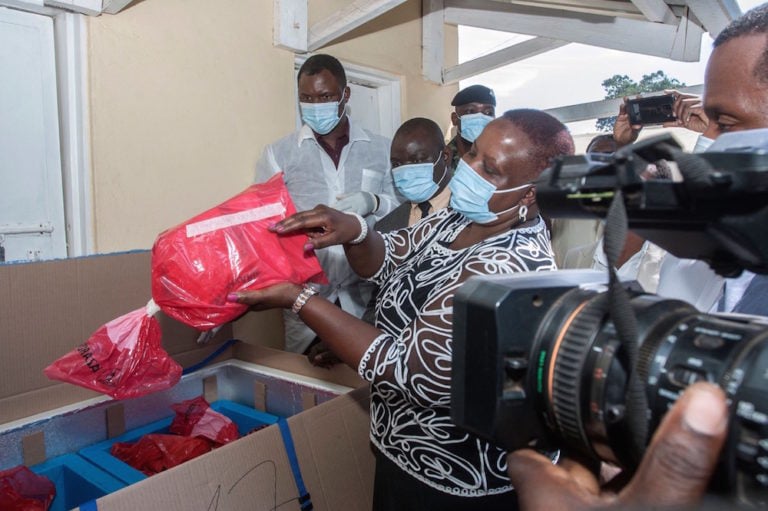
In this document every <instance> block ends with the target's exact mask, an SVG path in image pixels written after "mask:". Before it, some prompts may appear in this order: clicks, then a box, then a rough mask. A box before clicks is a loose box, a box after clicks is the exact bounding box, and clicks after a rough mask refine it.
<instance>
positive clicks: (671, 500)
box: [507, 4, 768, 510]
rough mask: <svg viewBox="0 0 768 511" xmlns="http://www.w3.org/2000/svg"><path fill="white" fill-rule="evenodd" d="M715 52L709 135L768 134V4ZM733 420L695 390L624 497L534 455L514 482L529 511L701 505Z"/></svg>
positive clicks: (517, 461) (526, 455)
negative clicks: (761, 130)
mask: <svg viewBox="0 0 768 511" xmlns="http://www.w3.org/2000/svg"><path fill="white" fill-rule="evenodd" d="M714 46H715V49H714V51H713V52H712V55H711V56H710V59H709V62H708V64H707V71H706V75H705V84H704V111H705V113H706V115H707V117H708V118H709V127H708V129H707V131H706V132H705V135H706V136H708V137H710V138H716V137H717V136H719V135H720V134H722V133H725V132H732V131H739V130H748V129H757V128H768V4H763V5H762V6H760V7H757V8H755V9H753V10H751V11H749V12H748V13H746V14H745V15H744V16H743V17H741V18H739V19H737V20H735V21H734V22H733V23H731V24H730V25H729V26H728V27H727V28H726V29H725V30H723V32H722V33H721V34H720V35H719V36H718V37H717V39H716V40H715V43H714ZM755 278H756V279H758V278H759V279H761V280H763V279H764V276H760V275H758V276H757V277H755ZM755 292H756V293H760V291H759V290H756V291H755ZM748 293H749V290H748V291H747V292H745V297H747V294H748ZM763 299H768V297H767V296H765V295H763ZM727 420H728V410H727V407H726V402H725V396H724V394H723V393H722V391H721V390H720V389H719V388H717V387H715V386H713V385H710V384H705V383H699V384H696V385H693V386H691V387H689V388H688V389H687V390H686V392H685V393H684V394H683V395H682V397H681V398H680V399H679V400H678V401H677V403H676V404H675V406H674V407H673V408H672V409H671V410H670V412H668V413H667V415H666V416H665V418H664V421H663V423H662V425H661V426H660V427H659V428H658V429H657V431H656V434H655V435H654V438H653V440H652V442H651V445H650V447H649V448H648V451H647V452H646V455H645V457H644V459H643V462H642V464H641V466H640V468H639V469H638V471H637V473H636V474H635V475H634V477H633V478H632V480H631V481H630V482H629V483H628V484H627V485H626V486H625V487H624V488H623V490H621V491H620V492H618V493H614V492H612V491H609V490H606V489H601V487H600V484H599V482H598V479H597V478H596V476H595V475H594V474H592V473H591V472H590V471H589V469H588V468H587V467H586V466H585V465H582V464H579V463H578V462H577V461H575V460H563V461H561V462H560V463H559V464H558V465H552V464H551V462H550V461H549V459H548V458H546V457H544V456H541V455H539V454H537V453H535V452H533V451H530V450H520V451H516V452H513V453H511V454H509V456H508V458H507V463H508V467H509V476H510V479H511V480H512V483H513V485H514V486H515V487H516V488H517V490H518V494H519V496H520V504H521V508H522V509H528V510H534V509H594V508H610V507H616V508H621V509H626V508H631V509H648V508H651V507H653V508H659V507H671V508H679V507H691V506H697V505H698V504H699V503H700V501H701V499H702V497H703V495H704V493H705V491H706V487H707V483H708V481H709V478H710V476H711V474H712V472H713V470H714V467H715V465H716V463H717V460H718V456H719V452H720V449H721V448H722V445H723V441H724V438H725V435H726V429H727V428H726V425H727ZM766 491H768V490H766Z"/></svg>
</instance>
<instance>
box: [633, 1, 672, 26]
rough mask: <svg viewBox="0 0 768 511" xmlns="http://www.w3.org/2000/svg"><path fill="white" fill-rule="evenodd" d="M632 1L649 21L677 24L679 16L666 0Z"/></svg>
mask: <svg viewBox="0 0 768 511" xmlns="http://www.w3.org/2000/svg"><path fill="white" fill-rule="evenodd" d="M632 3H633V4H635V7H637V9H638V10H639V11H640V12H642V13H643V16H645V17H646V19H648V21H655V22H657V23H666V24H667V25H677V16H675V14H674V13H673V12H672V10H671V9H670V8H669V6H668V5H667V3H666V2H665V1H664V0H632Z"/></svg>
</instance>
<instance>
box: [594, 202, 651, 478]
mask: <svg viewBox="0 0 768 511" xmlns="http://www.w3.org/2000/svg"><path fill="white" fill-rule="evenodd" d="M627 230H628V222H627V210H626V208H625V206H624V196H623V195H622V193H621V190H620V189H617V190H616V192H615V194H614V196H613V200H612V202H611V207H610V208H609V209H608V215H607V216H606V218H605V231H604V235H603V236H604V239H603V248H604V250H605V256H606V259H607V261H608V274H609V281H608V293H607V294H608V311H607V312H608V314H609V315H610V317H611V320H612V321H613V324H614V327H615V328H616V336H617V337H618V339H619V342H620V343H621V346H622V348H623V349H622V350H621V352H620V356H621V354H623V355H624V357H625V358H626V360H624V362H625V364H626V367H628V368H629V380H628V382H627V391H626V401H625V402H626V410H625V414H626V419H627V425H628V427H629V432H630V436H631V440H632V444H633V445H631V446H630V447H631V452H632V453H633V455H634V456H636V461H637V462H638V463H639V461H640V459H641V458H642V455H643V453H644V451H645V445H646V441H647V440H648V419H647V410H648V399H647V397H646V395H645V387H644V385H643V384H642V382H641V381H640V378H639V376H638V374H637V358H638V349H639V348H638V343H637V336H638V328H637V318H635V314H634V312H633V311H632V306H631V305H630V302H629V295H628V294H627V291H626V289H624V287H623V286H622V285H621V282H620V281H619V277H618V275H617V274H616V261H617V260H618V258H619V255H620V254H621V252H622V250H623V248H624V243H625V240H626V237H627Z"/></svg>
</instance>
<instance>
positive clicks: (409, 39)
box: [89, 0, 457, 252]
mask: <svg viewBox="0 0 768 511" xmlns="http://www.w3.org/2000/svg"><path fill="white" fill-rule="evenodd" d="M347 3H349V2H348V0H343V1H342V0H333V1H330V0H313V1H312V2H310V13H311V19H313V20H314V19H319V18H321V17H324V16H325V15H327V14H328V11H326V10H327V9H331V8H333V7H334V6H343V5H346V4H347ZM272 4H273V1H272V0H216V2H211V1H210V0H142V1H139V2H136V3H134V4H133V5H132V6H131V7H129V8H128V9H126V10H124V11H123V12H121V13H119V14H118V15H116V16H109V15H103V16H99V17H96V18H89V44H90V48H89V57H90V58H89V66H90V97H91V104H90V109H91V122H92V124H91V130H92V131H91V137H92V139H91V140H92V165H93V189H94V218H95V230H96V232H95V247H96V251H97V252H111V251H118V250H130V249H141V248H149V247H150V246H151V245H152V243H153V241H154V239H155V237H156V235H157V234H158V233H159V232H161V231H162V230H163V229H165V228H167V227H170V226H173V225H175V224H177V223H179V222H181V221H184V220H186V219H187V218H189V217H191V216H193V215H195V214H197V213H199V212H201V211H203V210H205V209H207V208H209V207H211V206H213V205H215V204H217V203H219V202H221V201H223V200H225V199H227V198H228V197H230V196H232V195H235V194H236V193H238V192H239V191H241V190H242V189H243V188H245V187H246V186H247V185H248V184H249V183H250V182H251V180H252V176H253V169H254V165H255V162H256V160H257V158H258V156H259V154H260V153H261V150H262V148H263V147H264V145H265V144H266V143H269V142H270V141H272V140H274V139H277V138H278V137H280V136H283V135H284V134H286V133H288V132H290V131H291V130H292V129H293V128H294V126H295V124H294V123H295V115H296V110H295V108H296V103H295V98H294V84H293V82H294V71H293V63H294V55H293V53H291V52H289V51H285V50H281V49H277V48H275V47H273V46H272ZM321 9H322V10H321ZM420 14H421V2H420V1H419V0H409V1H408V2H406V3H405V4H403V5H402V6H400V7H398V8H396V9H394V10H393V11H391V12H389V13H387V14H385V15H384V16H382V17H380V18H378V19H376V20H374V21H372V22H370V23H368V24H366V25H364V26H362V27H360V28H358V29H357V30H355V31H354V32H353V33H351V34H349V35H348V36H346V37H345V38H344V40H342V41H340V42H338V43H337V44H334V45H332V46H329V47H327V48H324V49H323V50H322V51H323V52H326V53H330V54H333V55H335V56H337V57H339V58H340V59H341V60H343V61H346V62H350V63H355V64H360V65H364V66H367V67H370V68H374V69H381V70H383V71H387V72H389V73H392V74H395V75H397V76H400V77H401V86H402V103H401V108H402V119H403V120H405V119H408V118H411V117H415V116H426V117H430V118H433V119H435V120H436V121H438V122H439V123H441V125H446V123H447V122H449V120H448V119H449V112H450V106H449V105H450V99H451V98H452V97H453V95H454V94H455V92H456V90H457V89H456V87H455V86H451V87H437V86H435V85H431V84H428V83H426V82H425V81H424V80H423V79H422V78H421V23H420V20H419V16H420ZM446 28H448V27H446ZM448 32H449V33H448V36H447V38H446V39H447V42H446V54H447V55H449V56H450V57H449V58H450V59H453V60H449V61H448V62H447V63H448V64H455V62H456V61H455V59H456V55H457V34H456V31H455V29H448ZM385 135H387V136H391V134H385Z"/></svg>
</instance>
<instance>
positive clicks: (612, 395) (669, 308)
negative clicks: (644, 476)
mask: <svg viewBox="0 0 768 511" xmlns="http://www.w3.org/2000/svg"><path fill="white" fill-rule="evenodd" d="M721 138H722V137H721ZM731 138H732V140H731V143H730V145H731V147H732V149H730V150H726V151H717V150H716V147H715V146H713V147H712V148H711V149H710V152H708V153H703V154H699V155H692V154H687V153H684V152H683V151H682V150H681V149H680V146H679V145H678V144H677V142H676V141H675V140H674V139H673V138H671V137H669V136H663V137H657V138H654V139H651V140H648V141H645V142H641V143H638V144H634V145H632V146H628V147H625V148H623V149H622V150H620V151H618V152H616V153H614V154H613V155H612V156H610V157H602V158H598V159H593V158H590V157H589V156H574V157H565V158H562V159H561V160H559V161H558V162H557V163H556V164H555V165H553V166H552V167H551V168H550V169H547V170H546V171H545V172H544V173H543V174H542V176H541V178H540V180H539V181H538V182H537V200H538V203H539V205H540V207H541V210H542V211H543V212H544V214H546V215H547V216H549V217H568V218H588V217H605V216H606V214H607V213H608V210H609V206H610V205H611V201H612V200H613V198H614V197H615V196H616V192H617V191H618V190H620V191H621V195H622V196H623V198H624V199H625V201H626V202H625V204H626V218H627V223H628V226H629V228H630V229H631V230H633V231H635V232H636V233H638V234H639V235H640V236H642V237H644V238H646V239H648V240H650V241H651V242H653V243H655V244H657V245H659V246H661V247H662V248H664V249H665V250H667V251H669V252H671V253H672V254H674V255H675V256H678V257H683V258H695V259H701V260H703V261H706V262H707V263H708V264H709V265H710V266H711V267H712V268H713V269H714V270H715V271H717V272H718V273H720V274H722V275H725V276H733V275H738V274H739V273H740V272H741V271H742V270H743V269H747V270H750V271H752V272H755V273H768V152H766V151H765V150H763V149H759V148H755V147H750V145H749V144H743V143H739V141H740V140H741V139H740V138H736V139H735V140H736V144H734V143H733V138H734V137H731ZM718 142H720V140H718ZM716 143H717V142H716ZM734 146H735V147H734ZM661 159H663V160H666V161H668V162H670V163H671V164H672V165H673V167H676V168H675V169H674V170H675V172H674V173H673V176H674V177H673V178H672V179H655V178H651V179H648V180H644V179H643V178H642V177H641V174H642V173H643V172H644V171H645V170H646V169H647V167H648V165H649V164H652V163H653V162H655V161H657V160H661ZM614 284H616V282H613V281H612V283H611V284H609V278H608V276H606V275H605V274H603V273H600V272H595V271H592V270H562V271H557V272H549V273H530V274H519V275H513V276H496V277H494V276H489V277H473V278H471V279H469V280H468V281H467V282H466V283H465V284H464V285H463V286H462V287H461V288H460V289H459V291H458V292H457V293H456V295H455V297H454V316H453V321H454V327H453V328H454V332H453V341H454V346H453V366H452V371H453V372H452V389H451V391H452V396H451V399H452V404H451V416H452V418H453V420H454V422H455V423H456V424H458V425H459V426H460V427H463V428H465V429H467V430H469V431H471V432H473V433H475V434H476V435H478V436H480V437H482V438H485V439H488V440H490V441H492V442H494V443H496V444H497V445H499V446H501V447H503V448H505V449H507V450H516V449H520V448H524V447H535V448H537V449H540V450H542V451H551V450H554V449H563V450H565V451H566V452H568V451H575V452H579V453H580V454H582V455H586V456H587V457H590V458H591V459H593V460H595V461H600V460H602V461H608V462H612V463H615V464H617V465H619V466H621V467H623V468H625V469H627V470H629V471H632V470H634V469H635V468H636V467H637V465H638V464H639V461H640V459H641V458H642V454H643V449H644V447H645V445H646V444H647V442H648V441H650V438H651V436H652V434H653V432H654V431H655V429H656V428H657V427H658V425H659V423H660V421H661V419H662V417H663V415H664V414H665V413H666V411H667V410H668V409H669V408H670V407H671V406H672V405H673V404H674V402H675V401H676V400H677V399H678V397H679V396H680V394H681V393H682V392H683V391H684V389H685V388H686V387H687V386H689V385H691V384H693V383H695V382H697V381H709V382H713V383H717V384H719V385H720V386H721V387H722V388H723V390H724V391H725V393H726V395H727V397H728V400H729V406H730V412H729V413H730V422H729V436H728V439H727V441H726V445H725V447H724V449H723V454H722V457H721V461H720V464H719V466H718V472H717V474H716V475H715V477H713V478H712V481H713V482H712V484H711V486H710V488H711V490H712V491H714V492H718V493H727V494H729V495H730V496H732V497H733V498H734V499H735V500H737V501H738V502H740V503H742V504H747V505H750V506H752V505H754V506H766V505H768V397H766V396H768V322H767V321H766V319H765V318H762V319H761V318H758V317H755V316H740V317H737V316H724V315H712V314H705V313H701V312H699V311H697V310H696V309H695V308H694V307H693V306H691V305H689V304H687V303H685V302H683V301H680V300H670V299H665V298H662V297H660V296H657V295H652V294H648V293H645V292H643V290H642V289H641V288H639V286H637V285H636V284H632V283H621V284H618V285H619V286H620V287H622V288H623V292H625V293H626V294H627V295H628V303H629V307H628V309H629V313H630V315H631V316H633V324H634V325H635V326H636V330H634V331H633V332H632V336H631V337H636V339H632V342H633V343H636V346H634V352H633V347H632V346H631V343H629V344H628V343H626V342H623V340H625V337H624V336H623V335H622V333H624V332H622V330H623V326H622V325H623V324H626V320H625V319H622V318H619V317H618V316H616V320H614V318H613V316H612V315H611V314H610V312H609V311H610V309H611V308H612V307H613V305H614V304H613V303H612V298H611V297H612V296H615V295H613V294H612V293H611V291H614V290H613V289H612V288H611V286H613V285H614ZM618 319H622V321H618ZM633 353H634V354H633ZM631 375H633V377H635V378H636V379H635V381H636V382H639V386H640V394H641V397H642V399H640V400H639V401H638V400H637V399H636V398H635V397H633V394H632V392H631V388H630V387H631V385H630V383H631V380H632V378H630V376H631ZM636 395H637V394H635V396H636ZM638 402H641V403H642V406H641V408H642V409H641V413H639V414H637V413H634V414H633V413H630V411H631V410H632V409H633V408H635V409H637V406H636V405H637V404H638ZM638 421H639V422H641V423H642V426H643V428H640V429H641V430H642V431H643V432H644V433H643V435H641V436H643V437H644V438H640V439H639V441H638V438H637V431H638V429H637V428H636V427H634V426H636V423H637V422H638ZM633 423H634V424H633ZM638 446H639V448H638Z"/></svg>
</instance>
